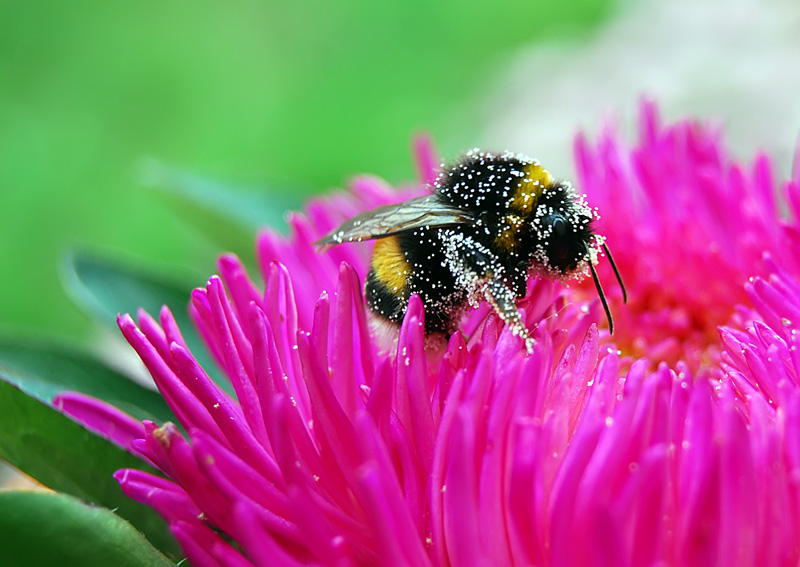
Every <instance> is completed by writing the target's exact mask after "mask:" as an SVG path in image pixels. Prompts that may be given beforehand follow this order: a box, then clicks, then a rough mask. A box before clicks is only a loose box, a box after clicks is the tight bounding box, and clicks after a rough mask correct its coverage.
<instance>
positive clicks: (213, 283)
mask: <svg viewBox="0 0 800 567" xmlns="http://www.w3.org/2000/svg"><path fill="white" fill-rule="evenodd" d="M208 299H209V303H210V305H211V312H212V314H213V316H214V323H215V325H216V329H217V335H218V336H219V337H221V338H222V344H221V345H220V352H222V354H223V356H224V358H225V365H226V368H227V374H228V377H229V378H230V379H231V384H233V387H234V390H235V391H236V397H237V401H238V402H239V406H240V408H241V411H242V415H243V416H244V418H245V420H246V422H247V425H248V426H249V429H250V432H251V434H252V435H253V437H255V438H256V439H257V440H258V441H259V442H260V443H261V444H262V445H263V446H264V447H265V448H267V447H268V442H267V434H266V430H265V429H264V419H263V416H262V415H261V405H260V403H259V401H258V395H257V393H256V390H255V371H254V369H253V351H252V347H251V345H250V342H249V341H248V340H247V338H245V336H244V333H243V331H242V328H241V326H240V325H239V322H238V321H237V319H236V318H235V316H234V315H233V312H232V310H231V306H230V304H229V302H228V298H227V297H226V295H225V290H224V289H223V287H222V281H221V280H220V279H219V278H211V280H210V281H209V283H208Z"/></svg>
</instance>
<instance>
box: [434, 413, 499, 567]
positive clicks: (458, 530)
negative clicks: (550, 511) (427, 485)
mask: <svg viewBox="0 0 800 567" xmlns="http://www.w3.org/2000/svg"><path fill="white" fill-rule="evenodd" d="M475 425H476V424H475V420H474V417H473V416H472V415H470V412H469V411H468V410H466V409H461V410H459V411H458V412H457V414H456V416H455V423H454V428H453V432H452V435H453V436H452V438H451V441H450V443H451V449H452V454H451V457H450V463H449V465H448V467H447V473H446V477H445V485H444V486H443V487H442V489H443V491H444V497H443V500H444V533H445V538H446V542H447V555H448V556H449V557H450V560H451V561H452V563H453V564H454V565H476V566H478V565H489V561H488V557H487V556H486V552H487V551H488V549H487V548H486V546H485V542H484V541H483V537H482V534H483V529H482V526H481V525H480V524H479V523H478V514H477V511H478V502H477V499H478V486H477V482H478V479H477V473H476V470H475V453H476V446H475V441H476V440H475V435H474V433H473V432H474V430H475ZM488 527H489V528H491V526H488Z"/></svg>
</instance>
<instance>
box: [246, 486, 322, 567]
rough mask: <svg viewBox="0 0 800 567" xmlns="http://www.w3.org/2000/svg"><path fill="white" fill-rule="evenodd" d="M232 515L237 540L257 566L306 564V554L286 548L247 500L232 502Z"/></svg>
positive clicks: (301, 566) (302, 565)
mask: <svg viewBox="0 0 800 567" xmlns="http://www.w3.org/2000/svg"><path fill="white" fill-rule="evenodd" d="M233 517H234V520H235V523H236V534H237V535H238V541H239V543H240V544H241V545H242V547H243V548H244V550H245V551H246V552H247V554H248V555H249V556H250V557H251V558H252V560H253V563H255V565H258V566H259V567H268V566H272V565H280V566H282V567H304V566H306V565H308V564H309V563H308V559H309V557H308V554H307V553H305V552H304V551H303V550H301V549H295V550H287V549H284V547H283V546H282V545H280V544H279V543H278V542H277V541H276V540H275V537H274V536H273V535H272V534H271V533H270V531H269V530H268V529H267V528H266V526H265V525H264V524H263V523H262V518H261V517H260V515H259V513H258V511H257V509H256V508H255V507H253V506H252V505H251V504H250V503H248V502H243V501H240V502H237V503H236V504H234V508H233Z"/></svg>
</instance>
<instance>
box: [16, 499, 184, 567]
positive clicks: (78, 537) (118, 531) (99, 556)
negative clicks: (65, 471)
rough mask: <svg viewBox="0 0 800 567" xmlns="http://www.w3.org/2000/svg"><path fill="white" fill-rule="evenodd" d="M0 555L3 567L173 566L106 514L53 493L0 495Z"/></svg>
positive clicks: (140, 535) (118, 521) (132, 530)
mask: <svg viewBox="0 0 800 567" xmlns="http://www.w3.org/2000/svg"><path fill="white" fill-rule="evenodd" d="M0 550H2V551H0V553H2V562H3V565H5V566H7V567H16V566H19V567H23V566H26V567H27V566H33V565H58V566H59V567H71V566H73V565H74V566H75V567H86V566H87V565H114V566H116V567H169V566H172V565H174V563H172V562H171V561H169V560H168V559H167V558H166V557H164V556H163V555H162V554H161V553H159V552H158V551H157V550H156V549H154V548H153V546H152V545H150V544H149V543H148V542H147V540H146V539H145V538H144V537H142V534H140V533H139V532H137V531H136V530H135V529H134V528H133V527H132V526H131V525H130V524H129V523H128V522H126V521H125V520H123V519H122V518H120V517H119V516H117V515H116V514H114V513H113V512H111V511H110V510H107V509H105V508H99V507H94V506H88V505H86V504H84V503H82V502H81V501H79V500H77V499H75V498H72V497H69V496H65V495H63V494H55V493H52V492H35V491H34V492H30V491H28V492H23V491H11V492H0Z"/></svg>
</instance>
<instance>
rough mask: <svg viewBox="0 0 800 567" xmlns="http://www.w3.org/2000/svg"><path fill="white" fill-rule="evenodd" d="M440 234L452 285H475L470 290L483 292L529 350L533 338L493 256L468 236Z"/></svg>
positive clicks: (496, 259) (532, 343) (515, 296)
mask: <svg viewBox="0 0 800 567" xmlns="http://www.w3.org/2000/svg"><path fill="white" fill-rule="evenodd" d="M442 236H443V239H444V242H445V262H446V265H447V266H448V267H449V268H450V271H451V272H453V275H454V276H455V279H456V285H458V286H461V287H463V288H464V289H469V288H471V287H472V286H474V285H476V284H477V285H478V287H477V288H473V289H474V290H475V291H478V292H479V293H482V294H483V296H484V297H485V298H486V300H487V301H488V302H489V304H490V305H491V306H492V307H493V308H494V310H495V312H496V313H497V314H498V315H499V316H500V318H501V319H502V320H503V321H504V322H505V323H506V324H507V325H509V326H510V327H511V330H512V331H513V333H514V334H515V335H517V336H520V337H522V339H523V340H524V341H525V348H527V349H528V352H532V351H533V345H534V344H535V341H534V340H533V337H531V336H530V333H528V329H526V328H525V324H524V323H523V322H522V316H521V315H520V314H519V310H518V309H517V303H516V299H517V294H516V293H515V291H514V290H512V289H511V288H509V287H508V285H506V282H505V281H504V275H505V274H504V272H505V268H504V267H503V265H502V264H501V263H500V261H499V260H498V258H497V256H495V254H494V253H492V251H491V250H489V249H488V248H487V247H486V246H484V245H483V244H481V243H479V242H477V241H476V240H474V239H473V238H472V237H470V236H464V235H463V234H456V233H453V232H449V231H443V232H442ZM515 283H516V282H515ZM515 287H519V285H518V284H517V285H515Z"/></svg>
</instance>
